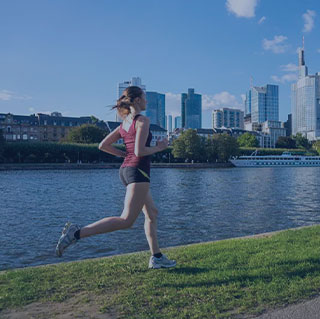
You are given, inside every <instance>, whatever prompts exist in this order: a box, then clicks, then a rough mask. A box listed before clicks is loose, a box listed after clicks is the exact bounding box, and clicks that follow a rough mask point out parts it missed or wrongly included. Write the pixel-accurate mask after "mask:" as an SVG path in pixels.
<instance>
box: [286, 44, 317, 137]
mask: <svg viewBox="0 0 320 319" xmlns="http://www.w3.org/2000/svg"><path fill="white" fill-rule="evenodd" d="M319 88H320V72H318V73H316V74H315V75H308V68H307V66H306V65H305V61H304V45H303V46H302V48H300V49H299V78H298V81H297V82H296V83H294V84H292V86H291V111H292V134H293V135H296V134H297V133H301V134H303V135H304V136H305V137H307V138H308V140H310V141H313V140H316V139H319V138H320V89H319Z"/></svg>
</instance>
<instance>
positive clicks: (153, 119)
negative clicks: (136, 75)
mask: <svg viewBox="0 0 320 319" xmlns="http://www.w3.org/2000/svg"><path fill="white" fill-rule="evenodd" d="M146 97H147V110H146V115H147V116H148V117H149V118H150V123H151V124H156V125H159V126H161V127H162V128H165V127H166V123H165V121H166V118H165V113H166V99H165V95H164V94H160V93H158V92H147V94H146Z"/></svg>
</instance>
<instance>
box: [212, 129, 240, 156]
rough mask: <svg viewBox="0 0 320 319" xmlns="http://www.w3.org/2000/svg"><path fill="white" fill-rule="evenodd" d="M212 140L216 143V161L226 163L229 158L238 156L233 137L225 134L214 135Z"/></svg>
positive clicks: (236, 142) (236, 145)
mask: <svg viewBox="0 0 320 319" xmlns="http://www.w3.org/2000/svg"><path fill="white" fill-rule="evenodd" d="M213 140H214V141H215V142H216V143H217V151H218V159H219V161H221V162H227V161H228V160H229V158H230V157H231V156H235V155H238V153H239V144H238V141H237V139H236V138H235V137H232V136H230V135H228V134H226V133H224V134H216V135H214V136H213Z"/></svg>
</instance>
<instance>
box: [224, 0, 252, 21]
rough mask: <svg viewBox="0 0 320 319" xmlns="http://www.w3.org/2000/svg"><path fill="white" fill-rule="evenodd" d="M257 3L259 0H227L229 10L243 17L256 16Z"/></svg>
mask: <svg viewBox="0 0 320 319" xmlns="http://www.w3.org/2000/svg"><path fill="white" fill-rule="evenodd" d="M257 4H258V0H227V2H226V6H227V9H228V11H229V12H231V13H233V14H235V15H236V16H237V17H243V18H252V17H254V16H255V8H256V6H257Z"/></svg>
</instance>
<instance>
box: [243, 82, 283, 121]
mask: <svg viewBox="0 0 320 319" xmlns="http://www.w3.org/2000/svg"><path fill="white" fill-rule="evenodd" d="M245 107H246V111H245V112H246V115H248V114H250V113H251V122H252V123H262V122H265V121H279V87H278V85H272V84H267V85H266V86H263V87H258V86H254V87H252V88H251V89H250V90H249V91H248V92H247V95H246V103H245Z"/></svg>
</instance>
